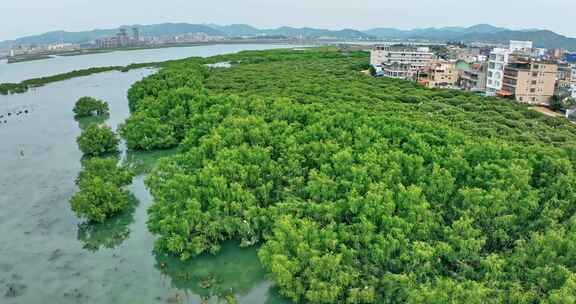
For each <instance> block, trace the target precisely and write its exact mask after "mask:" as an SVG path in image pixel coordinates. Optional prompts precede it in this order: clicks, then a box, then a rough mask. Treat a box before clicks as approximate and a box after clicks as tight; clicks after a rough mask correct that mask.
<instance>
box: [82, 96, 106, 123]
mask: <svg viewBox="0 0 576 304" xmlns="http://www.w3.org/2000/svg"><path fill="white" fill-rule="evenodd" d="M73 111H74V116H75V117H77V118H81V117H90V116H108V115H109V114H110V113H109V109H108V103H106V102H104V101H102V100H98V99H95V98H93V97H81V98H80V99H78V101H76V104H75V105H74V109H73Z"/></svg>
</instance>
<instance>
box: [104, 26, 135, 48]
mask: <svg viewBox="0 0 576 304" xmlns="http://www.w3.org/2000/svg"><path fill="white" fill-rule="evenodd" d="M142 44H143V43H142V40H141V39H140V30H139V29H138V28H136V27H134V28H132V36H129V35H128V30H127V29H125V28H121V29H120V30H119V31H118V33H117V34H116V36H114V37H107V38H102V39H96V48H99V49H114V48H125V47H137V46H141V45H142Z"/></svg>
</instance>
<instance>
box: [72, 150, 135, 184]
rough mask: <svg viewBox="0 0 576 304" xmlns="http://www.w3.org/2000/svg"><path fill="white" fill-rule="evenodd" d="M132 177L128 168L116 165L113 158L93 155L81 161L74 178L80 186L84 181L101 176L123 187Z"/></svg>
mask: <svg viewBox="0 0 576 304" xmlns="http://www.w3.org/2000/svg"><path fill="white" fill-rule="evenodd" d="M133 177H134V174H133V173H132V172H131V171H130V170H129V169H128V168H126V167H118V166H117V160H116V159H115V158H111V157H108V158H98V157H95V158H89V159H86V160H84V161H83V163H82V171H80V174H78V177H77V178H76V185H78V186H80V185H81V184H82V183H83V182H85V181H88V180H91V179H94V178H101V179H102V180H105V181H108V182H111V183H113V184H114V185H116V186H118V187H124V186H128V185H130V184H131V183H132V178H133Z"/></svg>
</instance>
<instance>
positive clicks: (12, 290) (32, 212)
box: [0, 70, 286, 304]
mask: <svg viewBox="0 0 576 304" xmlns="http://www.w3.org/2000/svg"><path fill="white" fill-rule="evenodd" d="M152 72H153V71H152V70H135V71H131V72H128V73H120V72H110V73H103V74H97V75H93V76H89V77H81V78H76V79H72V80H68V81H65V82H58V83H53V84H50V85H47V86H45V87H41V88H38V89H34V90H31V91H29V92H27V93H25V94H20V95H11V96H0V116H3V118H0V122H1V123H0V232H1V233H0V303H6V304H12V303H62V304H66V303H103V304H104V303H106V304H108V303H142V304H145V303H225V301H224V300H223V298H222V297H223V296H226V295H230V294H232V295H234V296H235V298H236V299H237V300H238V302H239V303H266V304H273V303H286V302H285V301H284V300H283V299H281V298H280V297H279V296H278V295H277V293H276V292H275V289H274V288H273V287H272V286H271V283H270V282H269V281H267V280H266V278H265V276H264V271H263V269H262V268H261V267H260V264H259V262H258V259H257V257H256V251H255V249H239V248H237V247H236V244H233V243H227V244H225V245H224V246H223V250H222V252H221V254H219V255H218V256H209V257H200V258H198V259H194V260H192V261H190V262H187V263H181V262H179V261H178V260H177V259H174V258H171V257H168V256H164V255H159V256H157V255H155V254H154V252H153V250H152V249H153V241H154V237H153V236H152V235H151V234H150V233H149V231H148V229H147V227H146V218H147V215H146V209H147V208H148V206H150V204H151V203H152V201H151V197H150V195H149V193H148V191H147V189H146V187H145V186H144V182H143V179H144V178H143V176H142V175H140V176H138V177H137V178H135V180H134V183H133V185H131V186H130V188H129V190H130V191H131V193H132V194H133V195H134V197H135V202H134V205H133V208H131V210H127V211H126V212H125V213H123V214H121V215H119V216H118V217H115V218H113V219H112V220H110V221H108V222H107V223H105V224H103V225H97V226H94V225H87V224H85V223H83V222H82V221H81V220H78V219H77V218H76V216H75V215H74V214H73V213H72V211H71V210H70V207H69V205H68V199H69V198H70V197H71V196H72V195H73V194H74V192H75V191H76V187H75V185H74V179H75V178H76V176H77V174H78V171H79V169H80V158H81V153H80V151H79V150H78V148H77V145H76V143H75V139H76V137H77V136H78V135H79V134H80V126H79V123H78V122H77V121H75V120H74V117H73V113H72V107H73V105H74V102H75V101H76V100H77V99H78V98H79V97H81V96H93V97H96V98H99V99H103V100H105V101H107V102H108V103H109V105H110V113H111V116H110V118H109V119H108V121H107V123H108V124H109V125H110V126H112V127H113V128H115V127H116V126H117V125H118V123H120V122H122V121H123V120H124V119H125V118H126V117H128V115H129V111H128V106H127V100H126V92H127V90H128V88H129V87H130V85H131V84H132V83H133V82H135V81H137V80H139V79H141V78H142V77H144V76H146V75H149V74H150V73H152ZM8 113H11V115H10V116H8ZM18 113H20V114H18ZM4 120H6V122H4ZM170 153H172V151H165V152H155V153H138V154H128V155H127V157H126V159H127V160H128V161H131V162H134V163H137V164H138V167H139V168H142V172H144V171H145V170H146V169H148V168H149V167H151V166H153V164H154V162H155V161H156V160H157V159H158V158H159V157H161V156H164V155H167V154H170ZM203 300H205V301H206V302H203Z"/></svg>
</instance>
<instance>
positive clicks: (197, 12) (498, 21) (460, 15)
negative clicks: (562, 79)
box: [0, 0, 576, 41]
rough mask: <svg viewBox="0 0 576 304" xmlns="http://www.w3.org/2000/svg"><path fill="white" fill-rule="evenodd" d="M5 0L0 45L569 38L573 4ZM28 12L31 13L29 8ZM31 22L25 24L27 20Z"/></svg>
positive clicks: (562, 0) (563, 0)
mask: <svg viewBox="0 0 576 304" xmlns="http://www.w3.org/2000/svg"><path fill="white" fill-rule="evenodd" d="M38 2H39V1H38V0H20V1H10V2H6V3H4V4H3V9H2V10H1V11H0V20H2V24H1V26H0V41H2V40H11V39H16V38H19V37H22V36H28V35H36V34H41V33H44V32H49V31H55V30H66V31H72V32H76V31H84V30H92V29H96V28H117V27H118V26H121V25H130V24H156V23H165V22H186V23H218V24H236V23H243V24H249V25H253V26H256V27H260V28H275V27H279V26H295V27H317V28H327V29H342V28H354V29H360V30H366V29H369V28H375V27H393V28H399V29H413V28H422V27H444V26H471V25H475V24H479V23H487V24H491V25H494V26H499V27H506V28H510V29H527V28H538V29H548V30H552V31H554V32H556V33H559V34H562V35H565V36H569V37H576V27H574V26H573V25H572V24H571V23H572V20H573V14H574V11H576V1H573V0H549V1H547V2H545V3H542V2H540V3H533V2H528V1H525V0H510V1H497V0H486V1H484V2H483V3H482V5H481V6H480V5H474V4H471V3H463V2H462V1H457V0H437V1H434V2H433V3H431V2H430V1H425V0H414V1H410V2H395V3H386V4H382V3H378V2H375V1H371V0H357V1H353V2H350V1H347V2H342V1H340V2H334V1H328V0H316V1H314V2H310V1H304V0H292V1H290V0H277V1H273V2H270V1H265V0H244V1H232V0H212V1H209V2H202V3H192V2H190V1H186V0H164V1H162V2H161V3H160V4H158V3H157V2H154V3H143V2H141V1H137V0H124V1H112V0H100V1H98V2H95V1H90V0H47V1H42V2H40V3H38ZM31 8H33V9H31ZM31 20H32V21H31Z"/></svg>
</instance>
